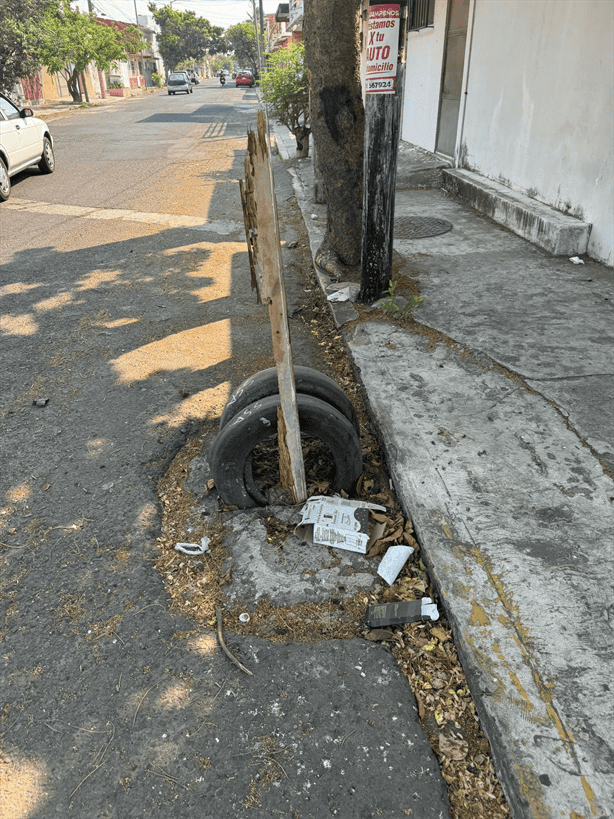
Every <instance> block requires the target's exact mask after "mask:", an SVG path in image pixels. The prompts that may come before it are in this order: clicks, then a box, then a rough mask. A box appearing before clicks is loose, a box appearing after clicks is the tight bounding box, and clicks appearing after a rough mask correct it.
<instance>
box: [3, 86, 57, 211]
mask: <svg viewBox="0 0 614 819" xmlns="http://www.w3.org/2000/svg"><path fill="white" fill-rule="evenodd" d="M33 165H37V166H38V168H39V170H40V171H41V172H42V173H53V172H54V170H55V156H54V154H53V137H52V136H51V134H50V133H49V128H48V127H47V124H46V123H45V122H44V121H43V120H42V119H39V118H38V117H35V116H34V112H33V111H32V109H31V108H22V109H21V110H20V109H19V108H18V107H17V106H16V105H14V103H12V102H11V100H10V99H9V98H8V97H5V96H4V94H0V202H6V200H7V199H8V198H9V196H10V195H11V177H13V176H15V174H18V173H19V172H20V171H25V170H26V168H31V167H32V166H33Z"/></svg>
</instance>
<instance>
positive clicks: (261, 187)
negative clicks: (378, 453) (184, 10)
mask: <svg viewBox="0 0 614 819" xmlns="http://www.w3.org/2000/svg"><path fill="white" fill-rule="evenodd" d="M240 187H241V202H242V204H243V218H244V221H245V234H246V239H247V245H248V252H249V255H250V267H251V271H252V286H254V285H255V287H256V290H257V292H258V300H259V301H260V302H261V303H262V304H266V305H267V306H268V310H269V320H270V322H271V336H272V340H273V357H274V359H275V365H276V367H277V379H278V384H279V397H280V401H281V413H280V414H278V415H279V418H278V425H277V426H278V441H279V450H280V474H281V479H282V484H283V485H284V486H285V487H286V488H287V489H289V490H291V491H292V494H293V497H294V501H295V503H301V502H302V501H304V500H306V499H307V487H306V483H305V466H304V463H303V451H302V447H301V430H300V425H299V418H298V406H297V401H296V386H295V383H294V365H293V361H292V347H291V343H290V327H289V324H288V308H287V304H286V291H285V284H284V277H283V263H282V257H281V243H280V236H279V221H278V218H277V202H276V200H275V191H274V184H273V169H272V166H271V158H270V152H269V146H268V136H267V127H266V118H265V115H264V112H263V111H259V112H258V132H257V133H254V132H253V131H249V132H248V141H247V152H246V155H245V185H241V186H240Z"/></svg>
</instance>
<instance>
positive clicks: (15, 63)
mask: <svg viewBox="0 0 614 819" xmlns="http://www.w3.org/2000/svg"><path fill="white" fill-rule="evenodd" d="M57 5H58V0H0V91H4V92H5V93H10V92H11V91H12V90H13V87H14V85H15V83H16V82H17V81H18V80H20V79H21V78H22V77H32V76H34V74H35V73H36V72H37V71H38V70H39V68H40V67H41V62H40V60H39V56H38V52H39V49H40V46H41V42H42V37H43V31H42V21H43V18H44V17H45V15H46V14H47V13H48V12H49V11H50V10H51V9H53V8H55V7H56V6H57Z"/></svg>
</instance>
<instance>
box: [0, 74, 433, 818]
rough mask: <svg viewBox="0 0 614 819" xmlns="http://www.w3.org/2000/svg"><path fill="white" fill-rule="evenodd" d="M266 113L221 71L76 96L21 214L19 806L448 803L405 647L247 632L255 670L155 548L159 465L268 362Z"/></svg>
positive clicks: (299, 344)
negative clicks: (255, 269)
mask: <svg viewBox="0 0 614 819" xmlns="http://www.w3.org/2000/svg"><path fill="white" fill-rule="evenodd" d="M256 110H257V98H256V92H255V91H252V90H249V89H246V90H243V89H236V88H234V87H232V86H226V87H225V88H221V87H220V86H219V85H216V84H215V83H213V82H210V83H208V84H203V85H200V86H197V87H196V88H195V89H194V93H193V94H190V95H186V96H179V95H177V96H172V97H169V96H167V95H166V94H165V93H160V94H155V95H151V96H147V97H145V98H142V99H132V100H128V101H125V102H122V103H118V104H117V105H113V106H109V107H105V108H98V109H96V108H94V109H90V110H83V111H81V110H79V111H76V112H74V113H72V114H71V115H70V116H66V117H63V118H60V119H56V120H54V121H52V122H51V130H52V133H53V136H54V139H55V149H56V162H57V166H56V167H57V170H56V172H55V173H54V174H53V175H51V176H41V175H40V174H39V173H38V172H37V171H33V172H29V173H25V174H23V175H21V176H20V177H19V178H16V179H14V180H13V190H12V195H11V198H10V200H9V201H8V202H6V203H4V204H3V205H2V208H1V209H0V235H1V237H2V246H1V250H0V334H1V336H2V342H1V343H2V368H1V370H0V384H1V390H0V402H1V403H0V406H1V411H0V417H1V423H2V436H1V439H0V484H1V486H0V504H1V508H0V571H1V575H0V817H2V819H8V817H10V819H25V817H28V819H43V817H44V818H45V819H50V817H59V816H62V817H66V816H71V815H74V816H79V817H88V818H89V817H91V818H92V819H93V818H94V817H96V818H98V817H117V818H118V819H125V817H132V816H141V815H147V816H149V817H161V816H165V817H168V816H178V817H179V816H180V817H182V819H186V817H192V816H194V817H196V816H199V817H215V818H216V819H230V817H233V819H236V817H240V816H244V815H253V812H254V810H257V811H259V813H260V815H262V814H264V815H279V816H287V817H296V816H300V817H317V819H319V817H322V816H328V815H335V816H337V817H342V819H344V817H347V819H350V817H352V819H353V817H357V816H361V817H363V816H364V817H369V816H375V815H378V816H384V817H389V818H390V819H392V817H397V816H400V815H409V814H410V813H411V812H412V811H414V815H419V816H421V817H427V818H428V817H445V816H446V815H447V808H446V806H445V804H446V797H445V790H444V788H443V786H442V780H441V779H440V777H439V773H438V770H437V765H436V762H435V760H434V757H433V755H432V753H431V751H430V748H429V746H428V743H427V742H426V739H425V737H424V736H423V735H422V733H421V731H420V729H419V727H418V726H417V724H416V722H415V707H414V706H413V705H412V703H413V698H412V697H411V695H410V694H409V689H408V687H407V683H406V682H405V680H404V678H403V677H402V676H401V675H400V673H399V671H398V669H397V668H396V665H395V663H394V661H393V660H392V657H391V656H390V654H389V653H388V652H387V651H386V650H385V649H384V648H382V647H381V646H377V645H371V644H369V645H367V644H366V643H365V642H363V641H359V640H348V641H328V642H322V643H318V644H315V645H313V646H310V647H308V648H305V647H301V646H298V647H297V646H293V645H291V644H289V645H286V646H283V645H282V646H279V645H277V646H274V645H273V644H269V643H267V642H266V641H265V640H262V639H259V638H255V637H254V638H240V639H239V638H237V639H238V642H237V644H236V645H237V646H238V649H237V650H239V651H240V653H241V655H242V656H243V658H244V659H245V660H246V661H248V660H249V661H250V662H251V663H252V664H253V665H255V666H258V668H259V673H258V674H256V675H255V676H254V678H253V680H252V679H251V678H250V679H247V678H246V677H245V676H244V675H241V672H239V671H238V670H237V669H235V668H234V667H233V666H229V664H228V660H227V659H226V658H225V657H224V656H223V655H222V653H221V652H220V650H219V648H217V647H216V643H215V636H214V635H213V634H212V633H200V634H199V633H198V631H197V630H196V631H195V630H194V623H193V622H191V621H188V620H186V619H185V618H182V617H180V616H178V615H176V614H174V613H173V612H171V611H169V600H168V597H167V595H166V592H165V590H164V588H163V585H162V580H161V578H160V576H159V574H158V572H157V571H156V570H155V569H154V566H153V560H154V559H155V558H156V557H157V555H158V549H157V538H158V537H159V535H160V505H159V499H158V496H157V492H156V481H157V479H159V478H160V477H161V476H162V475H163V474H164V472H165V470H166V469H167V467H168V465H169V463H170V461H171V459H172V458H173V456H174V455H175V454H176V453H177V452H179V451H180V450H181V448H182V447H183V445H184V443H185V442H186V440H187V439H188V438H189V436H190V435H191V433H193V432H196V431H200V432H201V433H202V432H203V430H204V432H205V433H206V431H207V429H209V430H213V429H214V428H215V425H216V423H217V421H218V419H219V415H220V413H221V411H222V409H223V407H224V404H225V402H226V399H227V397H228V395H229V393H230V391H231V390H232V388H234V387H235V386H236V385H237V384H238V383H240V382H241V381H242V380H243V379H244V378H245V377H246V376H247V375H248V374H251V373H253V372H256V371H258V370H261V369H264V368H265V367H267V366H270V365H271V363H272V361H271V355H270V328H269V326H268V320H267V316H266V312H265V310H264V309H263V308H262V307H261V306H259V305H256V302H255V296H254V294H253V293H252V292H251V288H250V277H249V268H248V264H247V254H246V251H245V238H244V233H243V225H242V221H241V212H240V205H239V193H238V184H237V180H238V179H239V177H241V176H242V175H243V157H244V152H245V145H246V140H245V133H246V129H247V126H248V125H253V124H254V123H255V117H256ZM276 181H277V186H278V201H280V202H282V203H283V202H284V201H286V198H290V197H291V196H292V187H291V184H290V180H289V178H288V175H287V174H285V173H284V172H283V171H281V170H280V172H279V176H278V177H276ZM281 210H282V222H283V221H284V220H286V221H285V222H284V225H283V235H284V237H285V239H286V240H288V241H289V240H290V239H294V238H296V231H295V227H293V226H292V225H293V223H292V219H291V218H290V217H291V213H290V210H291V207H290V204H288V207H287V208H282V209H281ZM287 253H288V251H286V254H287ZM287 260H289V262H290V263H289V264H288V265H287V268H286V269H287V270H288V269H290V270H292V259H291V256H290V257H289V259H288V257H287ZM302 288H305V284H304V279H301V277H300V276H299V275H298V273H297V275H296V276H291V277H290V281H289V299H290V302H291V304H292V303H295V304H296V303H297V302H298V301H299V300H300V298H301V293H302ZM291 312H292V309H291ZM293 341H294V342H295V361H296V362H297V363H304V364H311V365H314V364H315V365H316V366H317V365H318V359H317V355H318V353H317V344H316V342H315V341H313V339H312V338H311V337H310V334H309V332H307V331H303V330H301V326H300V322H298V321H296V322H295V324H294V325H293ZM356 669H359V671H357V670H356ZM345 675H348V676H345ZM340 678H343V679H341V681H340ZM380 692H384V693H383V694H380ZM380 697H381V701H382V706H384V704H385V707H382V708H380V709H378V710H377V711H375V708H376V705H377V702H379V701H380ZM346 739H347V740H348V741H347V742H346V741H345V740H346ZM341 745H343V749H341ZM277 754H279V755H277ZM276 755H277V756H276ZM271 759H275V760H277V762H275V764H274V763H273V762H272V761H271ZM331 759H333V763H334V764H333V763H331V761H330V760H331ZM273 768H275V769H276V770H277V776H272V774H271V771H272V769H273ZM281 772H283V776H282V775H281ZM324 775H326V776H325V779H324V780H323V782H322V783H320V778H321V777H322V776H324ZM267 777H268V778H267ZM400 811H402V813H400Z"/></svg>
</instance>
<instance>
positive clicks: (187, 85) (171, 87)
mask: <svg viewBox="0 0 614 819" xmlns="http://www.w3.org/2000/svg"><path fill="white" fill-rule="evenodd" d="M166 89H167V91H168V93H169V94H176V93H177V92H178V91H185V93H186V94H191V93H192V92H193V91H194V89H193V88H192V83H191V82H190V78H189V77H188V75H187V72H185V71H173V73H172V74H169V75H168V80H167V81H166Z"/></svg>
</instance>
